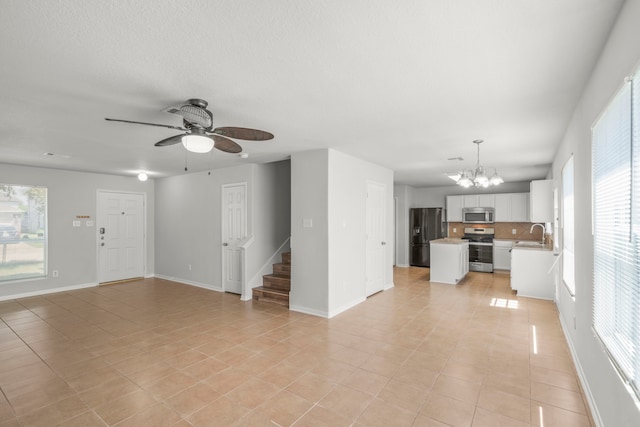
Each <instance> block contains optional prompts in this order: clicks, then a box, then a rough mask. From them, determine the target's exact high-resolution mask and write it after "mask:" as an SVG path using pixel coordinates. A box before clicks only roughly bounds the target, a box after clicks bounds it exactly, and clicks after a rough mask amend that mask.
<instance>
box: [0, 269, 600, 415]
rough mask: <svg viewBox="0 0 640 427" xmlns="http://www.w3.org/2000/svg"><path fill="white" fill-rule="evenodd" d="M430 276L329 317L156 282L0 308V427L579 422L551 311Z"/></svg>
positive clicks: (486, 279) (499, 278) (477, 279)
mask: <svg viewBox="0 0 640 427" xmlns="http://www.w3.org/2000/svg"><path fill="white" fill-rule="evenodd" d="M428 274H429V270H428V269H421V268H398V269H396V270H395V273H394V278H395V285H396V286H395V288H394V289H392V290H389V291H386V292H382V293H379V294H377V295H374V296H373V297H371V298H369V299H368V300H367V301H366V302H364V303H362V304H360V305H358V306H356V307H354V308H353V309H351V310H349V311H347V312H345V313H343V314H341V315H339V316H336V317H335V318H333V319H330V320H327V319H322V318H318V317H313V316H308V315H304V314H300V313H295V312H290V311H288V310H286V309H284V308H282V307H280V306H277V305H272V304H268V303H263V302H241V301H240V300H239V297H238V296H236V295H231V294H222V293H217V292H212V291H207V290H204V289H200V288H195V287H191V286H187V285H182V284H177V283H172V282H168V281H164V280H160V279H147V280H140V281H135V282H129V283H122V284H118V285H111V286H104V287H99V288H90V289H84V290H78V291H71V292H64V293H58V294H51V295H46V296H41V297H33V298H24V299H19V300H14V301H7V302H0V318H1V319H2V321H1V322H0V388H1V391H2V394H1V395H0V427H6V426H18V425H23V426H54V425H64V426H83V427H85V426H105V425H114V426H171V425H175V426H189V425H196V426H231V425H237V426H273V425H281V426H286V425H296V426H349V425H355V426H385V427H388V426H470V425H473V426H478V427H480V426H491V427H494V426H527V425H534V426H542V425H544V427H552V426H563V427H566V426H592V425H593V424H592V421H591V420H590V418H589V415H588V411H587V409H586V406H585V400H584V396H583V395H582V393H581V390H580V387H579V384H578V381H577V377H576V374H575V369H574V366H573V363H572V360H571V357H570V355H569V352H568V349H567V345H566V342H565V339H564V336H563V333H562V331H561V327H560V324H559V321H558V315H557V312H556V309H555V306H554V304H553V303H551V302H549V301H540V300H534V299H528V298H518V297H516V296H514V295H513V294H512V293H511V291H510V288H509V278H508V276H506V275H498V274H496V275H493V274H483V273H471V274H470V275H469V276H468V279H466V280H465V281H464V282H463V283H462V284H459V285H457V286H452V285H444V284H437V283H433V284H430V283H429V282H428V280H427V279H428ZM294 286H295V284H294Z"/></svg>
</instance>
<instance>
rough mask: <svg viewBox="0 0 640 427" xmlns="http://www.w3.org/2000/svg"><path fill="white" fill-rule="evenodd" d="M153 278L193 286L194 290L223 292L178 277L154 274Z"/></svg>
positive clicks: (219, 287) (213, 287) (219, 289)
mask: <svg viewBox="0 0 640 427" xmlns="http://www.w3.org/2000/svg"><path fill="white" fill-rule="evenodd" d="M154 277H157V278H158V279H164V280H169V281H171V282H178V283H182V284H184V285H189V286H195V287H196V288H203V289H208V290H210V291H216V292H224V289H222V286H213V285H209V284H207V283H200V282H194V281H192V280H185V279H181V278H179V277H171V276H163V275H161V274H156V275H155V276H154Z"/></svg>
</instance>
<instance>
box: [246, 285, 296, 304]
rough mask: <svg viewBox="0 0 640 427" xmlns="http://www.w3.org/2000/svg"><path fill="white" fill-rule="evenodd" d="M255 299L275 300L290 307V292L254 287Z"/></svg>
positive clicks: (274, 301)
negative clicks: (281, 292)
mask: <svg viewBox="0 0 640 427" xmlns="http://www.w3.org/2000/svg"><path fill="white" fill-rule="evenodd" d="M253 299H254V300H256V301H266V302H273V303H276V304H281V305H284V306H286V307H289V294H277V293H273V292H268V291H263V290H259V289H254V290H253Z"/></svg>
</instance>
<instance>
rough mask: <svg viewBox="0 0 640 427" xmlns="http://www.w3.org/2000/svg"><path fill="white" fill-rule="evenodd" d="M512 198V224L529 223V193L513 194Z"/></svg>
mask: <svg viewBox="0 0 640 427" xmlns="http://www.w3.org/2000/svg"><path fill="white" fill-rule="evenodd" d="M511 196H512V197H511V222H528V221H529V193H513V194H511Z"/></svg>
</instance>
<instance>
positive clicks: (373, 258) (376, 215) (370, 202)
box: [366, 182, 387, 296]
mask: <svg viewBox="0 0 640 427" xmlns="http://www.w3.org/2000/svg"><path fill="white" fill-rule="evenodd" d="M386 193H387V189H386V186H385V185H384V184H379V183H376V182H368V183H367V205H366V209H367V213H366V230H367V243H366V251H367V254H366V270H367V271H366V292H367V296H369V295H373V294H375V293H376V292H380V291H381V290H382V289H384V276H385V258H386V257H385V253H386V245H387V242H386V210H385V206H386V204H385V199H386Z"/></svg>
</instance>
